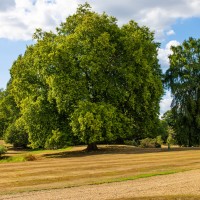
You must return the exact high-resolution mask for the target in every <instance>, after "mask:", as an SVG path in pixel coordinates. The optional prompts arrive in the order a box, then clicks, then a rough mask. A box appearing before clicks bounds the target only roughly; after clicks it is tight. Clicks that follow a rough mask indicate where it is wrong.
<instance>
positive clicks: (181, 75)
mask: <svg viewBox="0 0 200 200" xmlns="http://www.w3.org/2000/svg"><path fill="white" fill-rule="evenodd" d="M171 49H172V52H173V53H172V55H170V56H169V59H170V68H169V69H168V70H167V71H166V74H165V83H166V86H167V87H168V88H170V89H171V92H172V95H173V101H172V113H173V116H174V119H176V120H175V126H174V128H175V132H176V134H177V139H178V140H177V141H178V143H179V144H180V145H187V146H192V145H199V144H200V134H199V133H200V39H194V38H189V39H188V40H185V41H184V42H183V44H182V45H179V46H177V47H172V48H171Z"/></svg>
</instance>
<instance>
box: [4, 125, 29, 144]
mask: <svg viewBox="0 0 200 200" xmlns="http://www.w3.org/2000/svg"><path fill="white" fill-rule="evenodd" d="M4 140H5V142H6V143H10V144H13V146H14V147H23V148H26V147H27V145H28V134H27V133H26V131H25V130H24V127H23V126H20V125H19V124H17V122H15V123H12V124H10V125H9V126H8V128H7V129H6V132H5V134H4Z"/></svg>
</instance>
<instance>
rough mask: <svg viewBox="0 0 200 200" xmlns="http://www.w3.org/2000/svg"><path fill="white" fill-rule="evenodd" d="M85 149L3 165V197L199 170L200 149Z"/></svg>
mask: <svg viewBox="0 0 200 200" xmlns="http://www.w3.org/2000/svg"><path fill="white" fill-rule="evenodd" d="M84 148H85V147H83V146H81V147H72V148H67V149H62V150H52V151H50V150H48V151H32V152H29V153H31V154H34V155H35V156H36V158H37V160H35V161H27V162H15V163H12V162H9V163H0V174H1V179H0V194H6V193H16V192H23V191H33V190H42V189H51V188H65V187H74V186H80V185H90V184H101V183H109V182H119V181H126V180H135V179H138V178H147V177H151V176H158V175H166V174H172V173H177V172H181V171H187V170H191V169H200V149H199V148H193V149H192V148H190V149H189V148H188V149H187V148H174V149H172V151H170V152H168V151H167V149H140V148H135V147H131V146H100V150H99V151H98V152H92V153H88V152H85V151H83V149H84ZM26 153H27V152H24V151H13V150H12V151H8V154H7V156H10V155H12V156H18V157H20V156H23V155H24V154H26ZM187 198H189V197H185V199H187ZM152 199H153V198H152ZM167 199H171V197H169V198H167ZM173 199H175V198H173ZM190 199H191V198H190ZM144 200H145V198H144ZM158 200H159V199H158Z"/></svg>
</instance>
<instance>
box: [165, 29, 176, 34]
mask: <svg viewBox="0 0 200 200" xmlns="http://www.w3.org/2000/svg"><path fill="white" fill-rule="evenodd" d="M166 34H167V35H175V32H174V30H169V31H167V33H166Z"/></svg>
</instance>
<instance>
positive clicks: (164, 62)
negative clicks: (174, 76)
mask: <svg viewBox="0 0 200 200" xmlns="http://www.w3.org/2000/svg"><path fill="white" fill-rule="evenodd" d="M178 45H180V43H179V42H178V41H176V40H171V41H170V42H168V43H167V44H166V46H165V48H164V49H162V48H160V49H159V50H158V59H159V62H160V65H161V68H162V70H163V72H165V71H166V69H167V68H168V67H169V58H168V56H169V55H170V54H171V53H172V51H171V46H178Z"/></svg>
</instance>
